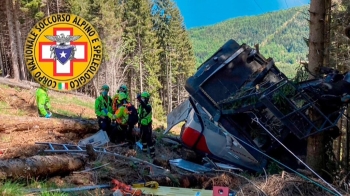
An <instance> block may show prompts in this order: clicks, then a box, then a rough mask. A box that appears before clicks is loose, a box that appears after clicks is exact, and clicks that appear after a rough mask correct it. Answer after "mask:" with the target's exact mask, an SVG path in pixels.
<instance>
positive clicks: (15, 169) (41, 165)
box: [0, 155, 85, 179]
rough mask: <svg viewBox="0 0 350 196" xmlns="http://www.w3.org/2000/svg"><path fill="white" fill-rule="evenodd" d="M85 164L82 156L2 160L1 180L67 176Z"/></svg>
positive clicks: (0, 166)
mask: <svg viewBox="0 0 350 196" xmlns="http://www.w3.org/2000/svg"><path fill="white" fill-rule="evenodd" d="M84 164H85V160H84V159H83V157H82V156H77V157H72V156H68V155H53V156H33V157H30V158H26V159H9V160H0V179H27V178H32V179H34V178H36V177H47V176H51V175H57V174H67V173H69V172H72V171H76V170H79V169H80V168H82V167H83V166H84Z"/></svg>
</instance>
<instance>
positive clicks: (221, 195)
mask: <svg viewBox="0 0 350 196" xmlns="http://www.w3.org/2000/svg"><path fill="white" fill-rule="evenodd" d="M229 193H230V189H229V188H228V187H223V186H214V187H213V196H228V194H229Z"/></svg>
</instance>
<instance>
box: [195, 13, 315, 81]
mask: <svg viewBox="0 0 350 196" xmlns="http://www.w3.org/2000/svg"><path fill="white" fill-rule="evenodd" d="M307 9H308V6H303V7H296V8H291V9H288V10H282V11H278V12H272V13H267V14H264V15H259V16H253V17H241V18H234V19H230V20H227V21H224V22H222V23H219V24H216V25H212V26H207V27H200V28H194V29H191V30H189V34H190V37H191V41H192V43H193V47H194V52H195V56H196V60H197V66H199V65H200V64H201V63H203V62H204V61H205V60H206V59H207V58H208V57H210V55H212V54H213V53H214V52H215V51H217V49H218V48H219V47H221V46H222V45H223V44H224V43H225V42H226V41H227V40H229V39H234V40H236V41H237V42H238V43H240V44H242V43H246V44H248V45H250V46H254V44H259V45H260V52H261V53H262V54H263V55H264V56H265V57H272V58H273V59H274V61H275V62H276V65H277V66H278V67H279V68H280V69H281V70H282V71H284V72H285V73H286V75H287V76H290V77H292V76H293V75H294V72H295V67H296V66H297V65H298V63H299V60H300V59H302V60H305V59H306V55H307V53H308V47H307V46H306V44H305V42H304V40H303V37H308V35H309V24H308V21H307V20H306V19H307Z"/></svg>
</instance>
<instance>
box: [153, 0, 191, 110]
mask: <svg viewBox="0 0 350 196" xmlns="http://www.w3.org/2000/svg"><path fill="white" fill-rule="evenodd" d="M154 8H155V9H154V12H153V15H154V20H153V21H154V26H155V30H156V32H157V36H158V37H159V40H160V47H161V49H162V50H161V53H160V58H161V67H162V68H161V74H160V76H159V80H160V81H161V83H162V86H163V89H162V91H160V96H161V97H162V100H163V107H164V109H165V110H166V111H167V112H170V111H171V110H172V109H173V108H174V107H175V106H176V105H178V104H180V103H181V102H182V100H184V97H185V89H184V88H183V87H184V84H185V78H187V77H189V76H190V75H191V74H192V73H193V71H194V67H195V59H194V54H193V51H192V46H191V43H190V41H189V36H188V34H187V31H186V29H185V28H184V25H183V19H182V17H181V14H180V12H179V10H178V8H177V7H176V5H175V4H174V3H173V2H172V1H171V0H157V1H155V6H154ZM173 103H176V104H173Z"/></svg>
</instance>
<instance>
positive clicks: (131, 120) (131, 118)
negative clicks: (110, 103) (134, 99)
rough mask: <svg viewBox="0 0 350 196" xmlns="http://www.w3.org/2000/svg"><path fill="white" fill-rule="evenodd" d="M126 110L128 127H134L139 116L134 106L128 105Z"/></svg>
mask: <svg viewBox="0 0 350 196" xmlns="http://www.w3.org/2000/svg"><path fill="white" fill-rule="evenodd" d="M126 108H127V109H128V111H129V118H128V124H129V125H136V123H138V121H139V116H138V114H137V110H136V108H135V106H134V105H132V104H128V105H127V106H126Z"/></svg>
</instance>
